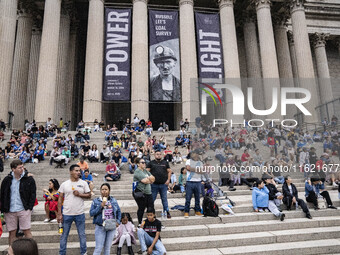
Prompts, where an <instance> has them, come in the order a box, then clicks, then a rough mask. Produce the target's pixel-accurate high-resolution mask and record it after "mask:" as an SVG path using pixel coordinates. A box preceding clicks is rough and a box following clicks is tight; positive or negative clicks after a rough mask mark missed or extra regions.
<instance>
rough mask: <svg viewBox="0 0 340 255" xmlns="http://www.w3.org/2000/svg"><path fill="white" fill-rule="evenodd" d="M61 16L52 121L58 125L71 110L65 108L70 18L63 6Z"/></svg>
mask: <svg viewBox="0 0 340 255" xmlns="http://www.w3.org/2000/svg"><path fill="white" fill-rule="evenodd" d="M61 12H62V15H61V17H60V31H59V45H58V64H57V76H56V87H55V96H56V100H55V104H54V118H53V119H54V121H55V122H56V123H59V120H60V118H63V120H64V123H66V121H68V119H66V118H65V117H66V111H70V110H71V109H67V108H66V95H67V91H66V90H67V85H68V84H67V80H66V78H67V75H68V73H69V72H70V70H69V69H68V63H69V62H70V55H69V52H68V50H69V49H68V47H69V43H70V16H69V13H68V11H67V10H66V7H65V6H62V10H61Z"/></svg>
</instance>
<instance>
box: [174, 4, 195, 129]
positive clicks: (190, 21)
mask: <svg viewBox="0 0 340 255" xmlns="http://www.w3.org/2000/svg"><path fill="white" fill-rule="evenodd" d="M179 22H180V26H179V31H180V43H181V45H180V49H181V83H182V117H183V118H184V119H185V118H188V120H189V122H190V123H193V122H194V121H195V118H196V117H197V116H198V115H199V103H198V102H199V99H198V91H197V94H196V92H194V93H193V91H195V89H193V90H192V86H193V84H192V81H193V80H194V79H197V64H196V54H197V52H196V40H195V38H196V37H195V19H194V0H180V1H179ZM191 126H193V125H191Z"/></svg>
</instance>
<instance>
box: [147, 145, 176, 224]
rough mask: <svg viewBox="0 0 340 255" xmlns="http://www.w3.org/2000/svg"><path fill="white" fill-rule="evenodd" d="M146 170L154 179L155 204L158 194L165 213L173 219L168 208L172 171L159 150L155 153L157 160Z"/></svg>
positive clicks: (152, 190)
mask: <svg viewBox="0 0 340 255" xmlns="http://www.w3.org/2000/svg"><path fill="white" fill-rule="evenodd" d="M146 170H148V171H149V172H150V173H151V174H152V175H153V176H154V177H155V182H154V183H153V184H151V192H152V198H153V201H154V202H155V200H156V198H157V194H158V193H159V195H160V196H161V199H162V204H163V211H166V212H167V218H168V219H171V215H170V212H169V207H168V197H167V192H168V185H169V183H170V179H171V172H172V171H171V169H170V166H169V163H168V162H167V161H166V160H164V159H162V152H161V151H160V150H157V151H156V152H155V159H154V160H152V161H150V163H149V164H148V166H147V168H146Z"/></svg>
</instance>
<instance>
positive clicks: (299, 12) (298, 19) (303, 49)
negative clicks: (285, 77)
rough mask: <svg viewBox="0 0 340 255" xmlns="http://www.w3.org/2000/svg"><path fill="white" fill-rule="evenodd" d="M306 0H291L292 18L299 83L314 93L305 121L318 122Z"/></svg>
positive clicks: (317, 101) (317, 102) (308, 105)
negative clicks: (305, 6)
mask: <svg viewBox="0 0 340 255" xmlns="http://www.w3.org/2000/svg"><path fill="white" fill-rule="evenodd" d="M303 4H304V0H291V1H290V10H291V20H292V28H293V36H294V45H295V53H296V62H297V67H298V68H297V69H298V74H299V84H300V87H301V88H305V89H308V90H309V91H310V93H311V95H312V98H311V100H310V101H309V102H307V103H305V104H304V106H305V107H306V108H307V109H308V111H309V112H310V113H311V114H312V115H311V116H305V117H304V121H305V122H309V123H310V122H313V123H316V122H318V120H319V118H318V115H317V112H316V110H315V107H316V106H317V105H318V104H319V100H318V96H317V95H318V94H317V88H316V83H315V75H314V68H313V60H312V52H311V47H310V42H309V36H308V31H307V24H306V16H305V8H304V6H303Z"/></svg>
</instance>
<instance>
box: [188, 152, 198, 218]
mask: <svg viewBox="0 0 340 255" xmlns="http://www.w3.org/2000/svg"><path fill="white" fill-rule="evenodd" d="M185 167H186V169H187V184H186V186H185V189H186V194H185V208H184V218H189V211H190V202H191V197H192V194H194V197H195V215H196V216H203V214H202V213H201V206H200V192H201V180H202V173H203V171H202V170H203V169H202V168H203V162H202V161H201V160H200V156H199V154H198V151H196V150H194V151H192V152H191V153H190V159H188V160H187V162H186V163H185Z"/></svg>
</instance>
